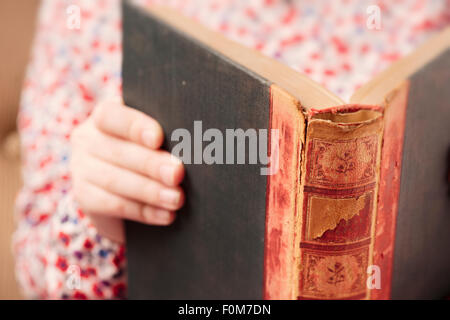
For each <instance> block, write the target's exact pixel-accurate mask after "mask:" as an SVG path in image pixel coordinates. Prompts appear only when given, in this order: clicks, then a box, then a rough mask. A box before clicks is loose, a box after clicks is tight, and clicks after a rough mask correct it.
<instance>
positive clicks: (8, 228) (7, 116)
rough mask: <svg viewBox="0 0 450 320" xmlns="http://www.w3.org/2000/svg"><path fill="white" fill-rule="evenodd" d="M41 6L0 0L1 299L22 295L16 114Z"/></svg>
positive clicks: (33, 0)
mask: <svg viewBox="0 0 450 320" xmlns="http://www.w3.org/2000/svg"><path fill="white" fill-rule="evenodd" d="M38 5H39V1H38V0H0V41H1V45H0V61H1V68H0V299H20V298H21V295H20V291H19V288H18V286H17V283H16V280H15V276H14V260H13V256H12V251H11V235H12V233H13V231H14V217H13V212H14V199H15V196H16V194H17V191H18V189H19V188H20V152H19V138H18V135H17V132H16V116H17V109H18V106H19V99H20V91H21V87H22V81H23V77H24V73H25V68H26V65H27V62H28V57H29V54H30V47H31V42H32V39H33V31H34V26H35V18H36V14H37V9H38Z"/></svg>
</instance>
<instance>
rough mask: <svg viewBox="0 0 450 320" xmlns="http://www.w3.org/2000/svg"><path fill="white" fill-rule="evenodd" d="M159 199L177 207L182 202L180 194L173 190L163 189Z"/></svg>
mask: <svg viewBox="0 0 450 320" xmlns="http://www.w3.org/2000/svg"><path fill="white" fill-rule="evenodd" d="M159 198H160V199H161V201H162V202H165V203H167V204H172V205H177V204H178V202H180V193H179V192H178V191H175V190H171V189H163V190H161V191H160V193H159Z"/></svg>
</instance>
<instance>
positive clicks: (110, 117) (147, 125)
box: [93, 101, 164, 149]
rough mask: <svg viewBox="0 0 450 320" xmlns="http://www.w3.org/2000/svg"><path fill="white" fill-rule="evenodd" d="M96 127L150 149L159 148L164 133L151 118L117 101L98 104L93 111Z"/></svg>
mask: <svg viewBox="0 0 450 320" xmlns="http://www.w3.org/2000/svg"><path fill="white" fill-rule="evenodd" d="M93 118H94V122H95V124H96V126H97V127H98V128H99V129H100V130H102V131H104V132H106V133H108V134H111V135H114V136H117V137H119V138H122V139H125V140H130V141H133V142H135V143H138V144H141V145H144V146H147V147H149V148H152V149H158V148H160V147H161V145H162V143H163V140H164V132H163V130H162V128H161V126H160V125H159V123H158V122H157V121H156V120H155V119H153V118H152V117H149V116H147V115H146V114H144V113H142V112H140V111H138V110H135V109H133V108H130V107H127V106H124V105H123V104H121V103H118V102H117V101H110V102H103V103H100V104H99V105H98V106H97V107H96V108H95V110H94V113H93Z"/></svg>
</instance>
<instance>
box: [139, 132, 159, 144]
mask: <svg viewBox="0 0 450 320" xmlns="http://www.w3.org/2000/svg"><path fill="white" fill-rule="evenodd" d="M141 137H142V142H143V143H144V144H145V145H146V146H147V147H150V148H153V147H155V145H156V137H155V135H154V134H153V131H152V130H143V131H142V134H141Z"/></svg>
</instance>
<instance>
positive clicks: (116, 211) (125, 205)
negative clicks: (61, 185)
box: [74, 181, 175, 226]
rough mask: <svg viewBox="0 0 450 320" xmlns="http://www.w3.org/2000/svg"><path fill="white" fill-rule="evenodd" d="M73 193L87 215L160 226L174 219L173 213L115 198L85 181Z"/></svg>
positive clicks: (115, 196)
mask: <svg viewBox="0 0 450 320" xmlns="http://www.w3.org/2000/svg"><path fill="white" fill-rule="evenodd" d="M74 191H75V193H76V198H77V200H78V202H79V203H80V205H82V207H83V209H84V210H85V211H86V212H87V213H89V214H93V215H98V216H104V217H106V216H111V217H116V218H121V219H127V220H133V221H137V222H141V223H146V224H152V225H162V226H165V225H169V224H171V223H172V222H173V221H174V219H175V213H174V212H171V211H168V210H164V209H160V208H156V207H153V206H148V205H144V204H141V203H138V202H135V201H132V200H129V199H126V198H123V197H120V196H117V195H115V194H112V193H109V192H107V191H105V190H103V189H101V188H99V187H97V186H95V185H93V184H91V183H89V182H87V181H83V183H80V184H79V185H78V186H77V187H74Z"/></svg>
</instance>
